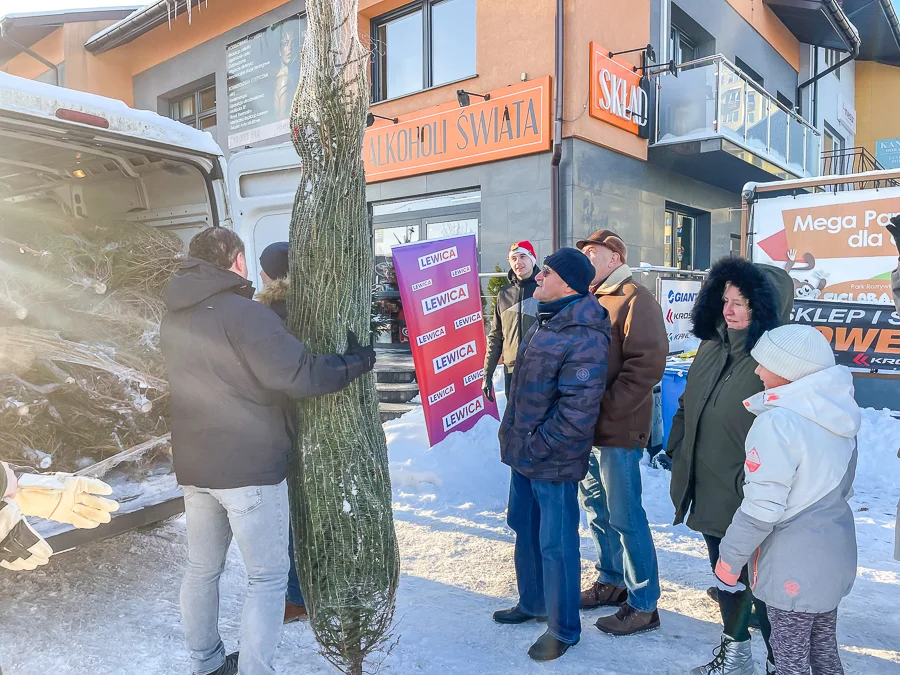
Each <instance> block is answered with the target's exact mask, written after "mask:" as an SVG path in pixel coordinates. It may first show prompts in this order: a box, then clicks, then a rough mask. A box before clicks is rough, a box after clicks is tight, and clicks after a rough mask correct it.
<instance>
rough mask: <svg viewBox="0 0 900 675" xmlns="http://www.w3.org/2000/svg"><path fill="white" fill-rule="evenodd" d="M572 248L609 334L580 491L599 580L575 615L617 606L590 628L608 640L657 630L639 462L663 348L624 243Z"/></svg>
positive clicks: (658, 318)
mask: <svg viewBox="0 0 900 675" xmlns="http://www.w3.org/2000/svg"><path fill="white" fill-rule="evenodd" d="M577 246H578V248H579V249H581V252H582V253H584V254H585V255H586V256H587V257H588V258H589V259H590V261H591V263H593V265H594V269H595V270H596V272H597V275H596V276H595V277H594V284H593V286H592V287H591V289H592V291H593V293H594V295H595V296H596V297H597V300H598V301H599V302H600V304H601V305H602V306H603V307H604V309H606V311H607V312H609V320H610V323H611V326H612V339H611V341H610V345H609V362H608V366H607V374H606V394H605V395H604V397H603V401H602V403H601V404H600V418H599V419H598V421H597V426H596V428H595V430H594V448H593V452H592V453H591V457H590V465H589V468H588V475H587V477H586V478H585V479H584V480H583V481H582V482H581V485H580V490H579V494H580V501H581V505H582V507H583V508H584V510H585V511H586V512H587V516H588V523H589V525H590V527H591V535H592V536H593V538H594V545H595V546H596V547H597V555H598V556H599V562H598V563H597V572H598V579H597V581H595V582H594V583H593V585H592V586H591V587H590V588H588V589H587V590H585V591H583V592H582V594H581V607H582V608H583V609H592V608H594V607H600V606H609V605H612V606H615V605H619V611H618V612H616V613H615V614H613V615H610V616H606V617H602V618H601V619H599V620H598V621H597V623H596V626H597V628H599V629H600V630H601V631H603V632H604V633H609V634H611V635H632V634H634V633H642V632H645V631H649V630H654V629H656V628H659V613H658V612H657V610H656V603H657V601H658V600H659V569H658V566H657V561H656V549H655V548H654V546H653V537H652V536H651V534H650V524H649V523H648V521H647V514H646V513H645V512H644V507H643V505H642V504H641V469H640V461H641V456H642V454H643V449H644V448H646V447H647V442H648V441H649V436H650V423H651V417H652V414H653V398H652V391H653V387H654V385H656V384H657V383H658V382H659V381H660V380H661V379H662V376H663V371H664V370H665V367H666V355H667V354H668V352H669V341H668V338H667V337H666V328H665V324H664V323H663V316H662V310H661V309H660V306H659V304H657V302H656V300H654V298H653V296H652V295H651V294H650V291H648V290H647V289H646V288H644V286H642V285H641V284H639V283H637V282H636V281H635V280H634V279H633V278H632V276H631V270H630V269H629V267H628V265H627V264H626V258H627V255H628V251H627V249H626V247H625V242H623V241H622V239H621V238H620V237H619V236H617V235H616V234H614V233H613V232H610V231H609V230H598V231H597V232H595V233H594V234H592V235H591V236H590V238H588V239H584V240H582V241H579V242H578V243H577Z"/></svg>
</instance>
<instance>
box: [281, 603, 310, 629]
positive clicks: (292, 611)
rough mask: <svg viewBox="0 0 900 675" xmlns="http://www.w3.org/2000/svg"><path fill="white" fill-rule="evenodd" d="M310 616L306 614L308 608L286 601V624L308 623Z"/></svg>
mask: <svg viewBox="0 0 900 675" xmlns="http://www.w3.org/2000/svg"><path fill="white" fill-rule="evenodd" d="M307 619H309V615H308V614H307V613H306V607H304V606H303V605H295V604H294V603H293V602H291V601H290V600H285V601H284V622H285V623H294V622H295V621H306V620H307Z"/></svg>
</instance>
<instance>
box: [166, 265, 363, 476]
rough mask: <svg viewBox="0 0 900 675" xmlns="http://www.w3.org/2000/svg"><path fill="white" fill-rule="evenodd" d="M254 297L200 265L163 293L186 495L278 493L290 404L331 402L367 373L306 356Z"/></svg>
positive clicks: (357, 363) (355, 361)
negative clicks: (264, 488) (196, 491)
mask: <svg viewBox="0 0 900 675" xmlns="http://www.w3.org/2000/svg"><path fill="white" fill-rule="evenodd" d="M252 297H253V285H252V284H250V283H249V282H248V281H247V280H246V279H243V278H242V277H240V276H238V275H237V274H234V273H233V272H230V271H228V270H222V269H219V268H217V267H215V266H213V265H210V264H209V263H206V262H203V261H201V260H196V259H188V260H186V261H185V262H184V263H182V265H181V267H180V268H179V270H178V272H177V274H176V275H175V276H174V277H173V278H172V281H171V282H170V283H169V287H168V288H167V289H166V294H165V301H166V307H167V308H168V313H167V314H166V316H165V317H164V318H163V321H162V326H161V328H160V336H161V338H160V345H161V348H162V353H163V356H164V357H165V360H166V367H167V370H168V373H169V386H170V389H171V393H172V413H171V427H172V447H173V455H174V461H175V475H176V477H177V478H178V482H179V483H180V484H181V485H192V486H194V487H201V488H210V489H228V488H239V487H248V486H253V485H275V484H278V483H280V482H281V481H283V480H284V478H285V475H286V471H287V460H288V454H289V453H290V450H291V436H290V432H289V426H288V421H287V419H286V418H285V409H286V407H285V396H288V397H290V398H302V397H307V396H321V395H323V394H329V393H333V392H336V391H339V390H340V389H343V388H344V387H346V386H347V385H348V384H349V383H350V382H352V381H353V380H355V379H356V378H357V377H359V376H360V375H361V374H362V373H363V362H362V359H361V358H360V357H359V356H355V355H347V356H339V355H336V354H325V355H320V356H313V355H312V354H310V353H309V352H308V351H307V349H306V347H305V345H304V344H303V343H302V342H300V341H299V340H298V339H297V338H295V337H294V336H293V335H291V334H290V333H289V332H288V331H287V329H286V328H285V326H284V323H283V322H282V320H281V319H280V318H279V317H278V315H276V314H275V313H274V312H273V311H272V310H271V309H269V308H268V307H266V306H265V305H263V304H260V303H258V302H255V301H254V300H252Z"/></svg>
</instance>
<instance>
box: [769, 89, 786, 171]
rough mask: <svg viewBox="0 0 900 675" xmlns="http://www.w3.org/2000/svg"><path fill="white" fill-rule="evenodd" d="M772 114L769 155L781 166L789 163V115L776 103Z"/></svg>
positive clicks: (770, 117)
mask: <svg viewBox="0 0 900 675" xmlns="http://www.w3.org/2000/svg"><path fill="white" fill-rule="evenodd" d="M771 105H772V108H773V109H772V114H771V115H769V155H770V157H771V158H772V159H773V160H774V161H776V162H779V163H781V164H786V163H787V154H788V152H787V145H788V137H787V135H788V114H787V112H786V111H785V110H784V108H781V107H779V106H777V105H775V104H774V103H771Z"/></svg>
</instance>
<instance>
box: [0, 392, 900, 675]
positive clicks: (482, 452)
mask: <svg viewBox="0 0 900 675" xmlns="http://www.w3.org/2000/svg"><path fill="white" fill-rule="evenodd" d="M500 386H501V387H502V385H500ZM499 398H500V401H501V404H502V395H500V397H499ZM497 425H498V423H497V422H496V421H495V420H492V419H483V420H481V421H480V422H479V423H478V425H477V426H476V427H475V428H474V429H473V430H472V431H470V432H468V433H466V434H454V435H452V436H450V437H449V438H447V439H446V440H445V441H444V442H443V443H441V444H440V445H438V446H436V447H434V448H432V449H430V450H429V449H428V444H427V440H426V434H425V428H424V419H423V416H422V412H421V410H419V411H414V412H412V413H410V414H408V415H406V416H404V417H402V418H400V419H399V420H395V421H393V422H389V423H388V424H386V425H385V432H386V434H387V438H388V444H389V449H390V458H391V474H392V477H393V481H394V515H395V521H396V525H397V536H398V538H399V541H400V551H401V554H402V581H401V585H400V592H399V597H398V599H397V615H396V618H397V625H396V631H395V632H396V635H397V636H398V637H399V643H398V645H397V647H396V648H395V649H394V651H393V652H392V653H391V654H390V656H389V657H388V658H387V660H386V661H385V663H384V668H385V670H384V671H383V672H386V673H391V672H393V673H398V674H404V675H405V674H406V673H432V674H434V675H447V674H450V673H460V674H462V673H465V674H466V675H470V674H471V675H481V674H488V673H490V674H494V673H498V674H499V673H517V674H518V673H548V672H552V673H573V674H574V673H578V674H580V675H581V674H585V673H591V674H599V675H625V674H629V675H632V674H644V673H653V674H654V675H663V674H669V673H671V674H673V675H675V674H678V675H683V674H684V673H686V672H687V670H689V668H690V667H692V666H695V665H698V664H700V663H704V662H706V661H708V660H709V658H710V652H711V650H712V648H713V647H714V646H715V645H716V644H717V641H718V636H719V634H720V632H721V626H720V624H719V619H718V611H717V608H716V607H715V606H714V605H713V604H712V603H711V602H710V601H709V600H708V599H707V597H706V594H705V589H706V587H707V586H709V585H710V583H711V574H712V573H711V571H710V569H709V565H708V562H707V559H706V551H705V548H704V545H703V542H702V539H701V538H700V537H699V536H698V535H696V534H694V533H693V532H691V531H689V530H688V529H687V528H685V527H684V526H679V527H673V526H672V525H671V524H670V523H671V520H672V505H671V503H670V502H669V497H668V485H669V474H668V473H667V472H665V471H662V470H654V469H652V468H650V467H644V468H643V478H644V506H645V507H646V509H647V512H648V515H649V517H650V522H651V523H652V527H653V535H654V539H655V541H656V546H657V551H658V554H659V559H660V572H661V576H662V590H663V592H662V598H661V601H660V609H661V610H662V612H661V613H662V628H661V630H659V631H656V632H654V633H649V634H645V635H640V636H634V637H629V638H618V639H616V638H610V637H608V636H606V635H603V634H601V633H600V632H599V631H598V630H596V629H595V628H594V626H593V623H594V621H595V620H596V618H597V617H598V616H600V615H601V614H603V613H608V612H610V610H595V611H591V612H584V613H583V617H582V625H583V634H582V640H581V643H580V644H579V645H578V646H576V647H574V648H573V649H571V650H570V651H569V653H568V654H566V655H565V656H564V657H563V658H562V659H560V660H558V661H554V662H551V663H549V664H536V663H534V662H532V661H531V660H530V659H529V658H528V656H527V655H526V653H525V652H526V650H527V648H528V646H529V645H530V644H531V642H532V641H533V640H534V639H535V638H536V637H537V636H538V635H539V633H540V632H541V630H542V628H540V627H538V626H536V625H534V624H530V625H525V626H499V625H497V624H494V623H493V622H492V621H491V612H493V611H494V610H495V609H499V608H502V607H507V606H510V605H511V604H512V603H513V602H515V597H514V594H515V590H514V589H515V576H514V570H513V563H512V549H513V540H512V535H511V532H510V531H509V530H508V529H507V527H506V523H505V514H504V510H505V507H506V496H507V489H508V482H509V473H508V469H506V467H504V466H503V465H501V464H500V462H499V459H498V447H497V440H496V431H497ZM898 447H900V421H898V420H895V419H894V418H892V417H891V416H890V414H889V413H888V412H887V411H874V410H866V411H864V424H863V429H862V431H861V433H860V464H859V472H858V476H857V481H856V485H855V490H856V495H855V497H854V500H853V507H854V510H855V511H856V514H857V516H856V523H857V533H858V538H859V575H858V578H857V581H856V586H855V587H854V590H853V593H852V594H851V595H850V596H849V597H848V598H846V599H845V600H844V602H843V603H842V604H841V609H840V618H839V626H838V628H839V641H840V644H841V648H842V658H843V660H844V666H845V669H846V672H847V673H848V675H849V674H865V675H888V674H889V673H890V674H897V673H900V613H898V611H897V606H898V604H900V563H898V562H896V561H894V560H893V557H892V552H893V536H894V517H895V512H896V503H897V498H898V493H900V460H898V459H897V448H898ZM184 553H185V530H184V521H183V519H179V520H176V521H174V522H171V523H169V524H166V525H163V526H159V527H156V528H152V529H147V530H144V531H139V532H133V533H130V534H127V535H124V536H121V537H118V538H116V539H113V540H110V541H106V542H101V543H98V544H94V545H92V546H87V547H84V548H82V549H79V550H76V551H73V552H70V553H66V554H64V555H61V556H58V557H56V558H54V559H53V560H52V561H51V563H50V564H49V565H48V566H46V567H45V568H43V569H41V570H39V571H35V572H31V573H18V574H16V575H15V576H13V575H11V574H6V575H3V581H2V583H3V593H2V597H0V616H2V617H3V619H2V620H0V664H2V667H3V672H4V673H6V675H43V674H45V673H46V674H49V673H52V674H53V675H70V674H71V675H95V674H97V673H104V674H109V675H117V674H123V675H124V674H129V675H130V674H131V673H135V674H138V673H140V674H144V673H148V674H153V675H162V674H165V675H170V674H172V675H175V674H178V673H188V672H189V666H188V657H187V651H186V649H185V647H184V644H183V642H182V635H181V626H180V620H179V611H178V588H179V583H180V575H181V566H182V563H183V560H184ZM582 553H583V556H584V563H583V572H584V574H583V581H584V583H587V582H588V581H589V580H592V579H593V574H594V573H593V568H592V562H591V561H592V560H595V559H596V556H595V553H594V549H593V544H592V543H591V540H590V537H589V535H588V533H587V530H586V529H583V530H582ZM244 583H245V581H244V571H243V567H242V565H241V562H240V557H239V555H238V553H237V550H236V549H235V550H233V551H232V553H231V555H230V557H229V562H228V566H227V569H226V572H225V576H224V578H223V588H222V612H221V616H222V619H221V628H222V634H223V636H224V639H225V641H226V647H227V648H228V649H229V650H232V649H236V648H237V647H238V637H239V617H240V604H241V598H242V593H243V590H244ZM753 640H754V645H755V648H754V651H755V654H756V656H757V661H758V663H759V664H762V662H763V659H764V652H763V648H762V640H761V638H760V637H759V635H758V634H754V638H753ZM277 667H278V672H279V673H313V674H323V675H324V674H329V675H333V674H334V673H336V672H337V671H336V670H335V669H334V668H332V667H331V666H330V665H328V664H327V663H326V662H325V661H324V660H323V659H322V658H321V657H320V656H319V654H318V652H317V649H316V644H315V640H314V639H313V637H312V634H311V632H310V629H309V626H308V625H306V624H292V625H289V626H287V627H286V628H285V631H284V637H283V641H282V646H281V648H280V650H279V654H278V660H277Z"/></svg>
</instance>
